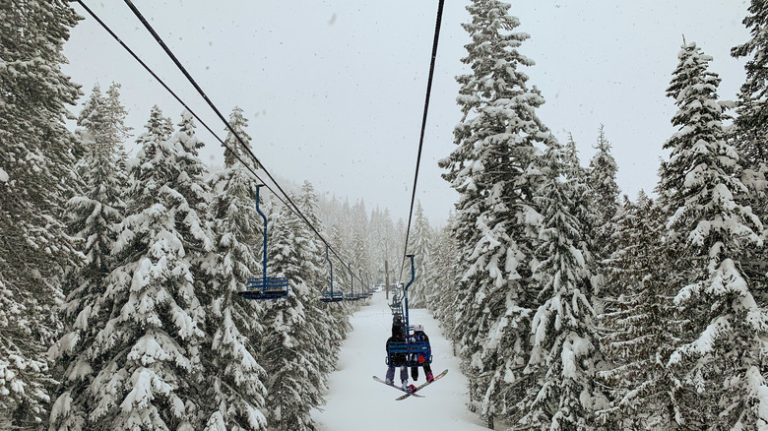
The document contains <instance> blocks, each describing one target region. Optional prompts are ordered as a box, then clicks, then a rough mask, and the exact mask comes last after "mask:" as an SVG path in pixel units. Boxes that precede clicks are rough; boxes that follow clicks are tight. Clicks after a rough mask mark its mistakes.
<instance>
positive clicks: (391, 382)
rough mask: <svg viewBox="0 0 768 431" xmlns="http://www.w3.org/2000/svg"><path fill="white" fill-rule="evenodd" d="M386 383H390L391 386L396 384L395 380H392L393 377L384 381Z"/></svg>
mask: <svg viewBox="0 0 768 431" xmlns="http://www.w3.org/2000/svg"><path fill="white" fill-rule="evenodd" d="M384 383H386V384H388V385H389V386H395V381H394V380H392V379H390V378H387V379H386V380H385V381H384Z"/></svg>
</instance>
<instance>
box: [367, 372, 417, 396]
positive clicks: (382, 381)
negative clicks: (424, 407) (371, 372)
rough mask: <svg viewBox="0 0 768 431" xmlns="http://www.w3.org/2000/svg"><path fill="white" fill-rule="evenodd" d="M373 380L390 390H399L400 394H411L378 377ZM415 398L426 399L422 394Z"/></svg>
mask: <svg viewBox="0 0 768 431" xmlns="http://www.w3.org/2000/svg"><path fill="white" fill-rule="evenodd" d="M373 380H376V381H377V382H379V383H381V384H383V385H387V386H389V387H390V388H395V389H397V390H398V391H400V392H405V393H406V394H410V392H408V391H406V390H405V389H403V388H401V387H400V386H395V385H390V384H389V383H387V382H386V381H384V380H381V379H380V378H379V377H377V376H373ZM415 396H417V397H419V398H424V395H420V394H415Z"/></svg>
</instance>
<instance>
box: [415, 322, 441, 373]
mask: <svg viewBox="0 0 768 431" xmlns="http://www.w3.org/2000/svg"><path fill="white" fill-rule="evenodd" d="M412 339H413V341H415V342H426V343H427V345H429V337H428V336H427V334H426V333H425V332H424V327H423V326H422V325H415V326H414V327H413V335H412ZM431 350H432V349H431V347H430V351H431ZM417 360H418V362H419V363H420V364H421V366H422V367H424V374H426V376H427V382H430V383H431V382H432V381H433V380H435V378H434V376H433V375H432V367H431V366H430V365H429V358H425V357H424V355H419V357H418V358H417ZM411 378H412V379H413V380H414V381H416V380H419V367H411Z"/></svg>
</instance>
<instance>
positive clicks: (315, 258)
mask: <svg viewBox="0 0 768 431" xmlns="http://www.w3.org/2000/svg"><path fill="white" fill-rule="evenodd" d="M298 205H299V208H301V212H302V213H303V214H304V216H306V217H307V220H309V221H310V222H311V223H312V225H313V226H320V227H322V223H321V221H320V216H319V213H318V212H319V209H318V197H317V194H316V193H315V188H314V186H312V184H311V183H309V182H308V181H305V182H304V184H302V186H301V194H300V196H299V199H298ZM305 253H306V254H305V255H304V256H303V260H302V265H303V269H302V273H303V274H304V280H305V283H306V285H307V286H308V287H309V289H310V296H311V299H310V300H308V301H305V304H304V308H305V310H306V312H305V314H306V316H307V319H308V320H309V322H310V323H311V324H312V325H313V326H314V332H315V333H316V334H317V335H318V337H319V339H320V340H323V342H322V343H320V345H319V346H317V347H318V348H319V349H318V351H317V353H318V354H319V357H318V364H319V365H318V366H319V367H320V370H321V371H322V373H323V374H324V375H327V374H328V373H330V372H331V371H333V370H334V369H335V367H336V360H337V359H338V355H339V347H340V346H341V341H342V340H344V337H345V336H346V333H347V331H348V330H349V329H350V327H349V324H348V320H347V314H346V312H345V311H343V310H337V309H338V307H333V308H331V307H328V306H326V304H323V303H322V302H320V300H319V298H320V295H321V294H322V292H323V291H325V289H326V286H327V283H328V282H327V274H326V270H327V267H326V265H327V264H326V262H325V245H324V244H323V242H322V241H321V240H320V238H318V237H317V236H316V235H312V236H311V241H310V242H309V243H307V244H306V246H305Z"/></svg>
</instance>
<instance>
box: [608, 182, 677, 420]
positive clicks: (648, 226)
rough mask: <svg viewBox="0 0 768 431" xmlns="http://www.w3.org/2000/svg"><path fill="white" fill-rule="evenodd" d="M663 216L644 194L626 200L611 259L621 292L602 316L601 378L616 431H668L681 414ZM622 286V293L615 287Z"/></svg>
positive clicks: (612, 281) (611, 279) (612, 278)
mask: <svg viewBox="0 0 768 431" xmlns="http://www.w3.org/2000/svg"><path fill="white" fill-rule="evenodd" d="M663 229H664V223H663V220H662V215H661V211H660V210H659V208H658V206H656V205H655V204H654V203H653V201H651V200H650V199H649V198H648V196H647V195H646V194H645V193H643V192H640V194H639V196H638V198H637V202H636V203H633V202H631V201H629V200H628V199H625V202H624V205H623V211H621V217H620V218H619V222H618V229H617V236H618V237H617V239H616V241H617V249H616V251H615V252H614V253H613V254H612V255H611V256H610V258H609V259H606V263H607V265H608V270H607V285H608V289H609V290H611V291H616V292H621V294H620V295H619V296H618V297H616V298H613V302H614V303H613V304H610V307H609V308H610V309H611V310H612V311H611V312H608V313H605V314H602V315H601V316H600V321H601V323H602V325H601V326H602V328H603V331H604V335H603V337H602V339H601V346H602V351H603V352H604V353H605V354H606V356H607V358H606V360H607V363H608V364H609V366H608V367H607V369H606V370H604V371H601V372H600V373H599V376H600V378H601V379H603V380H604V381H605V382H606V383H607V385H608V386H609V387H611V388H612V389H611V394H612V398H613V400H614V407H613V408H611V409H609V410H607V411H605V412H603V413H604V416H606V419H607V420H608V422H609V423H610V424H611V427H612V428H615V429H631V430H638V431H639V430H647V429H653V430H668V429H671V428H673V427H674V420H675V416H676V413H677V406H676V402H675V397H674V394H673V392H672V388H673V387H674V382H673V381H672V379H671V375H670V373H669V372H668V370H667V367H666V362H667V360H668V359H669V356H670V354H671V353H672V346H673V345H674V342H675V339H674V336H673V334H675V333H679V332H680V330H681V329H682V328H679V325H678V322H676V321H674V320H673V318H672V316H674V315H675V313H674V306H673V304H672V303H671V301H670V292H669V288H668V286H667V284H666V277H665V274H664V273H663V272H661V271H659V268H663V267H664V265H665V262H666V261H667V260H668V259H669V258H670V257H669V256H665V254H664V253H665V250H664V248H663V247H662V244H661V237H662V234H663ZM612 286H618V287H615V288H614V287H612Z"/></svg>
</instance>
